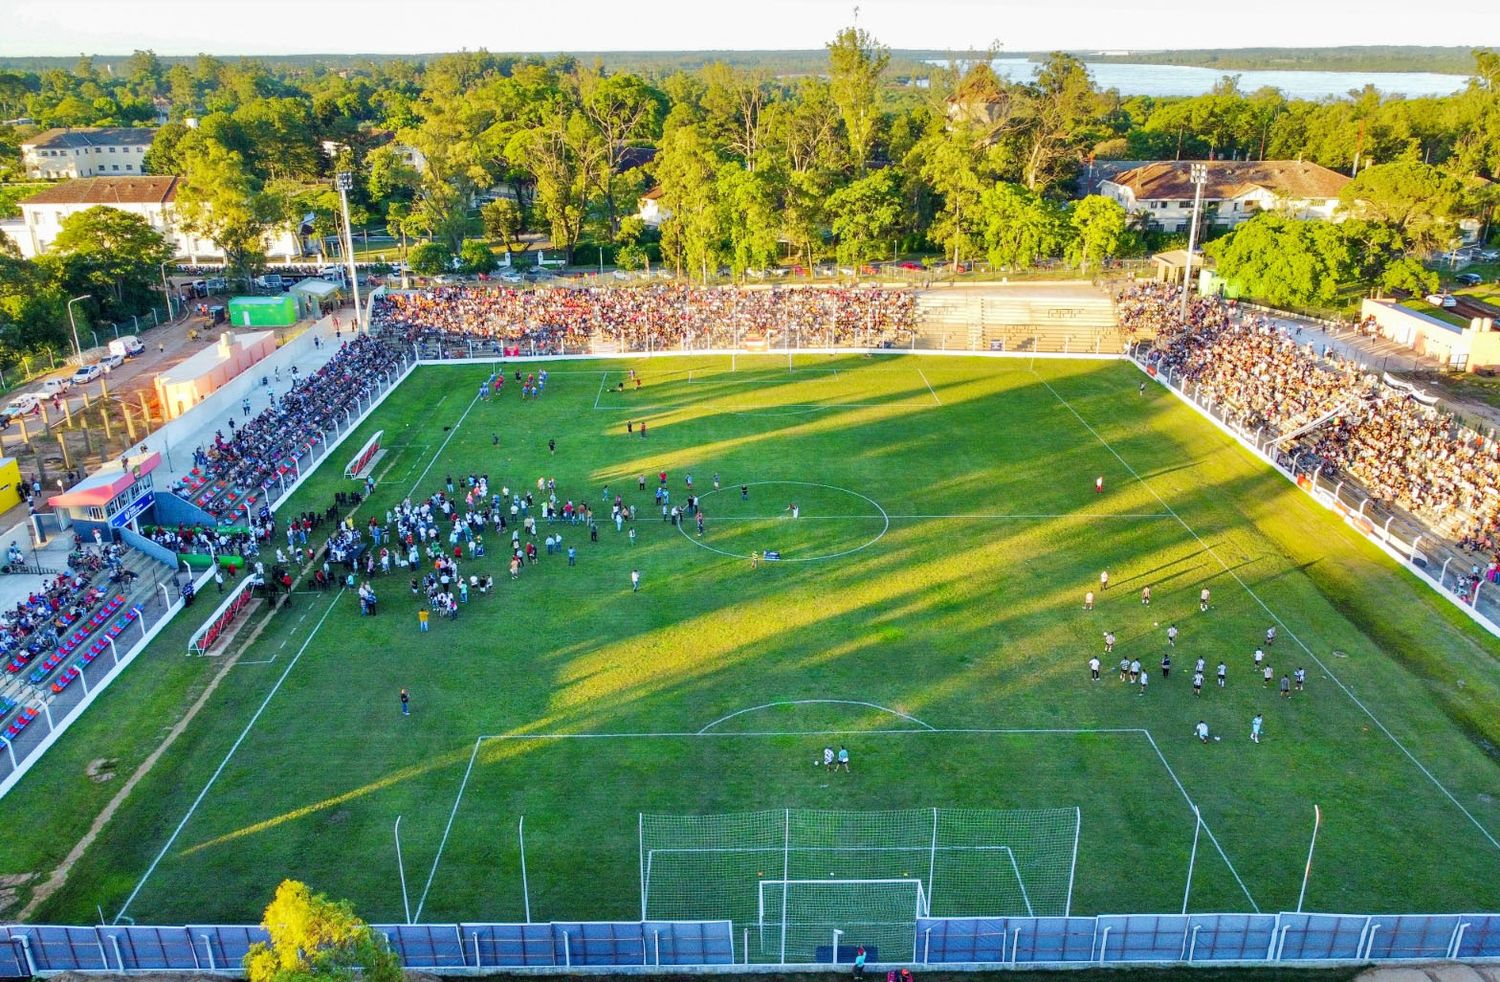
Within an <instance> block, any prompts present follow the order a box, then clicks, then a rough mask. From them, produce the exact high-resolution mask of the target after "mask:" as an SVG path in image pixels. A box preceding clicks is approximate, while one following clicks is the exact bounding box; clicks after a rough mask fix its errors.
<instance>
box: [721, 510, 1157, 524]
mask: <svg viewBox="0 0 1500 982" xmlns="http://www.w3.org/2000/svg"><path fill="white" fill-rule="evenodd" d="M881 517H882V516H880V515H799V516H798V517H797V521H799V522H801V521H805V520H808V519H814V520H818V521H829V520H839V519H846V518H847V519H866V520H871V521H874V520H878V519H880V518H881ZM883 517H886V518H889V519H891V521H895V520H896V519H898V518H901V519H907V520H909V521H955V522H962V521H969V520H975V521H1030V520H1036V519H1047V518H1077V519H1081V520H1084V521H1095V520H1100V521H1102V520H1112V519H1130V520H1139V519H1166V518H1174V517H1176V516H1174V515H1167V514H1164V513H1162V514H1156V513H1143V514H1111V515H1090V514H1088V513H1086V512H1059V513H1057V514H1050V515H1040V514H1033V515H886V516H883ZM785 518H786V515H785V514H780V515H726V516H721V517H718V518H714V519H713V521H715V522H774V521H777V520H781V519H785Z"/></svg>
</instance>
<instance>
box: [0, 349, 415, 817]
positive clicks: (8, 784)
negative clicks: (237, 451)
mask: <svg viewBox="0 0 1500 982" xmlns="http://www.w3.org/2000/svg"><path fill="white" fill-rule="evenodd" d="M310 345H311V342H310V341H309V346H310ZM282 350H285V349H282ZM415 367H416V365H415V363H414V362H407V365H406V369H405V370H404V371H403V372H401V374H400V375H398V376H397V377H396V378H395V379H393V380H392V381H391V384H390V385H388V386H386V389H385V391H384V392H381V393H380V394H379V395H377V396H376V397H375V398H374V399H372V400H370V404H369V405H368V406H367V407H365V409H364V410H363V411H362V412H361V413H360V414H359V416H358V417H357V418H355V419H352V420H350V422H349V425H348V426H346V427H345V428H344V430H343V432H342V433H339V434H338V435H337V436H336V437H335V438H334V439H333V440H332V441H331V442H330V443H329V444H328V449H327V450H326V451H325V452H324V454H323V456H322V457H321V458H319V461H318V463H319V464H321V463H322V462H323V461H324V460H326V459H327V458H328V457H329V456H330V455H332V453H333V452H334V451H335V450H337V449H338V447H339V445H340V444H342V443H343V442H344V441H345V440H346V439H347V438H348V436H349V434H350V433H352V432H354V430H355V429H356V428H357V427H358V426H359V425H360V424H361V423H363V422H364V421H365V419H367V418H368V417H369V415H370V414H371V413H373V412H374V411H375V410H376V408H377V407H379V406H380V405H381V404H382V403H383V402H385V400H386V397H387V396H389V395H390V394H391V393H392V392H394V391H396V389H398V388H399V387H400V386H401V383H403V382H405V381H406V379H407V377H408V376H410V375H411V373H412V370H413V369H414V368H415ZM215 395H217V393H215ZM204 405H207V402H206V401H205V402H204V403H200V404H199V405H198V406H195V407H193V409H191V410H189V411H188V413H187V414H186V415H184V416H181V417H179V419H178V420H176V421H174V422H177V421H181V420H186V419H188V418H189V417H190V416H191V415H192V414H193V413H194V412H197V411H198V410H199V409H200V408H201V407H202V406H204ZM168 425H169V426H170V425H171V424H168ZM317 469H318V468H317V466H313V467H309V468H307V469H305V470H303V471H302V472H301V474H300V476H298V478H297V480H296V481H294V482H293V483H292V484H290V485H289V486H288V487H287V488H286V490H285V491H284V492H283V493H282V494H281V495H280V496H278V497H277V499H276V500H275V501H274V502H272V503H271V509H272V510H273V511H274V510H275V509H276V508H277V507H279V506H280V505H281V503H282V502H283V501H285V500H286V499H287V498H288V497H290V496H291V495H292V493H293V492H295V491H296V490H297V488H299V487H301V485H302V482H303V481H305V480H307V478H308V477H309V476H310V475H311V474H312V473H313V472H314V471H316V470H317ZM213 577H214V567H213V566H210V567H209V568H208V569H206V570H204V571H203V573H202V574H201V575H200V576H199V577H198V578H197V579H196V580H194V581H193V591H194V592H195V593H196V594H198V595H200V596H201V595H202V593H203V588H204V587H206V586H207V585H208V584H209V583H211V582H212V581H213ZM248 582H249V577H248V574H247V576H246V580H245V581H244V582H243V583H241V585H240V586H241V588H243V587H244V586H245V585H246V584H248ZM226 603H227V601H226ZM184 606H185V605H184V604H183V602H182V598H181V597H178V598H177V599H176V600H175V601H174V602H173V603H172V606H170V607H168V608H167V610H166V613H164V614H163V615H162V616H161V617H159V618H157V621H156V623H155V624H153V625H152V626H151V627H150V628H147V629H146V631H145V634H144V636H143V637H142V638H141V639H140V640H138V641H137V642H136V643H135V644H134V645H133V646H131V648H130V650H129V651H127V652H125V654H123V655H121V656H120V661H119V664H117V665H115V666H114V667H113V668H111V669H110V671H109V673H108V674H106V675H105V676H104V677H103V678H101V679H99V680H98V681H97V682H95V683H93V684H92V685H91V686H90V687H89V691H88V694H87V695H86V696H84V697H83V699H81V700H79V702H78V703H77V704H75V705H74V706H73V708H72V711H70V712H69V713H68V715H67V716H65V717H63V718H62V719H61V720H57V721H55V723H56V725H55V726H54V727H53V729H52V731H51V732H49V733H48V734H47V735H46V736H45V737H43V738H42V741H41V743H39V744H38V745H37V746H36V747H34V748H32V750H31V752H30V753H28V754H27V755H26V756H25V757H24V758H22V759H21V760H19V761H18V762H17V765H16V768H15V769H14V770H13V771H11V773H9V774H7V775H6V776H5V777H4V778H3V779H0V798H3V797H5V795H6V794H8V793H9V792H10V790H11V788H13V787H15V786H16V785H17V784H18V783H20V780H21V779H22V778H23V777H25V776H26V774H27V772H29V771H30V770H31V768H32V767H33V766H34V765H35V764H36V763H37V762H38V761H40V760H41V759H42V758H43V756H45V755H46V753H47V751H48V750H50V749H51V748H52V745H53V744H55V743H56V742H57V741H58V739H60V738H61V737H62V735H63V734H64V733H66V732H67V731H68V728H69V727H70V726H72V725H73V722H74V721H75V720H77V719H78V718H79V717H80V716H82V715H83V711H84V710H85V709H87V708H88V707H89V706H91V705H93V703H94V700H95V699H97V698H99V696H100V694H101V693H103V692H104V690H106V689H108V688H109V686H110V683H111V682H113V681H114V680H115V679H116V678H118V677H119V676H120V673H121V672H123V671H124V670H125V669H126V667H128V666H129V665H130V663H131V662H133V661H134V660H135V658H136V656H137V655H139V654H140V653H141V652H142V651H145V650H146V648H147V646H148V645H150V644H151V642H152V641H153V640H154V639H155V638H156V636H157V635H158V634H160V633H161V631H162V630H163V629H164V628H165V627H166V626H167V625H168V624H170V623H171V622H172V619H173V618H174V617H176V616H177V614H178V613H180V612H181V611H182V610H183V608H184ZM222 606H223V605H221V609H222ZM213 616H217V612H216V613H215V614H214V615H213ZM213 616H211V617H210V618H209V621H211V620H212V619H213ZM204 623H205V624H207V623H208V621H205V622H204ZM200 628H201V625H200ZM195 636H196V635H195ZM33 725H35V724H33Z"/></svg>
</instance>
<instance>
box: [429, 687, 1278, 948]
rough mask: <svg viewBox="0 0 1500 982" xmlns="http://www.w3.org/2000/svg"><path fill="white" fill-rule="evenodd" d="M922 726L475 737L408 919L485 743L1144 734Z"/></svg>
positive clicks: (436, 860) (1124, 730)
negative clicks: (515, 741)
mask: <svg viewBox="0 0 1500 982" xmlns="http://www.w3.org/2000/svg"><path fill="white" fill-rule="evenodd" d="M825 701H828V702H838V701H840V700H825ZM859 705H865V706H869V705H873V704H872V703H859ZM753 708H757V709H759V708H762V707H758V706H757V707H753ZM875 708H877V709H883V708H885V707H883V706H876V707H875ZM742 711H743V710H742ZM887 712H892V710H887ZM736 715H739V714H738V713H731V714H730V716H736ZM896 715H898V716H899V715H902V714H900V713H897V714H896ZM730 716H726V717H724V719H729V718H730ZM906 718H907V719H912V720H913V722H918V723H921V722H922V721H921V720H917V719H914V718H913V717H910V716H908V717H906ZM724 719H719V720H715V721H714V722H713V723H710V724H709V726H715V725H717V724H719V723H722V722H723V721H724ZM922 725H923V726H926V727H927V729H925V730H912V729H906V730H890V729H875V730H759V731H746V732H743V733H735V732H724V733H716V732H712V731H708V730H707V729H706V728H705V729H704V730H700V731H698V732H697V733H693V732H689V731H682V732H677V733H672V732H668V733H495V734H488V733H486V734H481V735H480V736H478V737H476V738H475V740H474V752H473V753H472V754H470V755H469V766H468V768H467V769H465V770H464V777H463V780H462V781H460V782H459V785H458V794H457V796H456V797H455V798H454V799H453V809H452V811H450V812H449V813H448V826H447V828H445V829H443V838H442V841H441V842H439V843H438V850H437V855H435V856H433V857H432V869H431V871H429V872H428V874H427V885H426V886H425V887H423V889H422V896H421V899H420V900H418V901H417V912H416V914H414V915H413V916H412V919H413V921H416V920H419V919H420V918H421V914H422V907H423V905H424V904H426V903H427V893H428V891H429V890H431V889H432V881H433V878H434V877H435V876H437V869H438V864H439V863H440V862H442V859H443V850H444V849H445V848H446V847H447V845H448V834H449V833H450V832H451V831H452V830H453V819H454V817H455V816H457V815H458V806H459V804H460V803H461V802H462V801H463V797H464V791H465V789H467V788H468V786H469V776H470V775H471V774H472V773H473V771H474V762H475V760H477V759H478V757H479V747H480V745H481V744H483V743H484V742H485V741H486V740H504V741H509V740H640V739H678V740H680V739H685V738H693V737H707V738H714V737H720V738H740V737H762V738H764V737H789V736H808V737H829V736H851V735H860V736H893V735H897V734H900V735H904V736H910V735H912V734H917V735H919V736H920V735H923V734H927V733H950V734H970V735H979V736H1006V735H1019V736H1037V735H1053V736H1081V735H1086V734H1094V733H1105V734H1111V733H1142V732H1145V731H1143V730H1141V729H1140V728H1138V727H1102V728H1099V727H1083V728H1078V729H1066V728H1036V729H1030V728H1021V729H952V730H944V729H937V728H935V727H932V726H930V725H928V724H927V723H922ZM1147 735H1148V736H1149V734H1147ZM1173 780H1176V776H1175V775H1173ZM1178 787H1179V788H1180V787H1181V785H1180V784H1179V785H1178ZM1189 801H1191V799H1189ZM1207 827H1208V824H1207V823H1206V822H1205V823H1204V828H1207ZM1221 855H1222V851H1221ZM1224 861H1225V862H1226V863H1227V862H1229V860H1228V858H1227V857H1226V858H1225V860H1224ZM1232 868H1233V867H1231V869H1232ZM1251 903H1254V901H1253V900H1252V901H1251Z"/></svg>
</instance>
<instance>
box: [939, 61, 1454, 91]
mask: <svg viewBox="0 0 1500 982" xmlns="http://www.w3.org/2000/svg"><path fill="white" fill-rule="evenodd" d="M933 64H943V62H940V61H934V62H933ZM1087 64H1088V67H1089V71H1090V72H1092V73H1093V75H1094V81H1095V82H1097V83H1098V84H1099V87H1100V88H1102V89H1119V90H1120V94H1121V95H1155V96H1175V95H1187V96H1192V95H1202V94H1204V93H1205V92H1208V91H1210V90H1211V89H1212V88H1213V86H1214V83H1215V82H1217V81H1218V80H1219V79H1220V78H1222V77H1223V76H1225V75H1238V76H1239V77H1240V91H1242V92H1247V93H1248V92H1254V91H1255V90H1256V89H1258V88H1261V87H1263V86H1267V85H1269V86H1272V87H1274V88H1278V89H1280V90H1281V91H1282V92H1283V93H1285V94H1286V95H1287V96H1288V97H1291V98H1297V99H1321V98H1323V97H1325V96H1343V95H1347V94H1348V92H1349V90H1351V89H1362V88H1364V87H1365V86H1366V85H1373V86H1375V87H1376V88H1377V89H1379V90H1380V91H1381V92H1385V93H1390V94H1398V95H1406V96H1426V95H1451V94H1452V93H1454V92H1457V91H1458V90H1459V89H1461V88H1463V87H1464V86H1465V85H1466V84H1467V83H1468V81H1469V80H1468V77H1467V76H1464V75H1440V74H1438V73H1437V72H1282V71H1255V72H1248V71H1246V72H1235V71H1226V70H1223V69H1218V68H1192V67H1189V66H1186V65H1133V64H1123V63H1114V62H1103V63H1094V62H1087ZM994 65H995V73H996V74H997V75H1000V76H1001V77H1003V78H1008V79H1013V80H1015V81H1018V82H1024V81H1028V80H1029V79H1030V78H1031V73H1032V70H1033V69H1035V68H1036V63H1035V62H1030V61H1027V60H1026V59H1025V58H997V59H996V60H995V62H994Z"/></svg>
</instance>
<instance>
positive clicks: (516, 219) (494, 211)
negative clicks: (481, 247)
mask: <svg viewBox="0 0 1500 982" xmlns="http://www.w3.org/2000/svg"><path fill="white" fill-rule="evenodd" d="M479 219H480V221H481V222H482V223H483V224H484V234H485V235H488V236H489V237H490V238H491V239H493V240H495V241H496V242H500V243H502V244H503V245H504V246H505V253H506V255H510V252H511V248H510V246H511V243H512V242H514V241H516V239H518V238H520V236H521V232H522V231H524V230H525V227H526V223H525V216H524V215H523V214H522V213H521V206H520V205H518V204H516V203H515V202H514V201H511V200H510V199H508V198H496V199H495V200H494V201H491V202H489V203H488V204H486V205H484V206H483V207H482V208H480V209H479Z"/></svg>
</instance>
